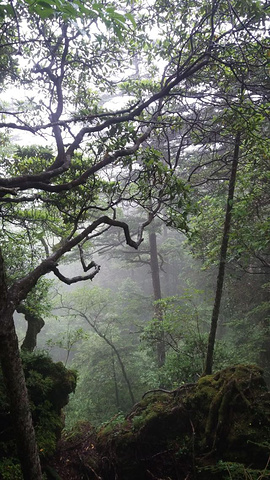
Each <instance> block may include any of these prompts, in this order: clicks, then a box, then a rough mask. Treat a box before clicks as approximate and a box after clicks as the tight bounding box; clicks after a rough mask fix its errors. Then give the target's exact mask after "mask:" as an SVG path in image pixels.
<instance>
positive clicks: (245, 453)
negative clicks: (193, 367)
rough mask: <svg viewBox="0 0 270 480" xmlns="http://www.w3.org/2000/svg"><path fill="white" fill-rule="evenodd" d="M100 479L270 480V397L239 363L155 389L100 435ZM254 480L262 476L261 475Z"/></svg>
mask: <svg viewBox="0 0 270 480" xmlns="http://www.w3.org/2000/svg"><path fill="white" fill-rule="evenodd" d="M97 450H98V451H100V453H101V457H102V458H103V459H104V458H106V462H104V461H102V462H101V463H100V466H99V469H100V474H101V477H102V478H103V480H111V479H114V478H116V477H117V478H119V480H135V479H138V478H140V480H144V479H145V480H150V479H153V478H154V479H156V478H161V479H171V480H174V479H175V480H176V479H179V478H183V479H184V478H189V479H190V480H191V479H195V478H196V479H201V480H204V479H207V480H208V479H209V480H210V479H223V478H224V479H237V480H238V479H246V478H248V479H253V478H254V479H255V478H256V479H257V478H260V479H261V480H262V479H263V478H269V476H270V471H268V470H267V469H265V466H266V465H267V461H268V458H269V454H270V393H269V392H268V390H267V387H266V384H265V381H264V379H263V375H262V371H261V369H259V368H258V367H256V366H253V365H251V366H250V365H249V366H246V365H237V366H234V367H230V368H226V369H224V370H222V371H220V372H217V373H216V374H214V375H210V376H205V377H202V378H201V379H200V380H199V381H198V382H197V383H196V384H194V385H186V386H185V385H184V386H182V387H180V388H178V389H176V390H174V391H172V392H167V393H166V392H162V391H158V390H157V391H154V392H152V393H149V394H148V395H146V396H145V398H144V399H143V400H142V401H141V402H139V403H138V404H137V405H135V407H134V409H133V411H132V412H131V413H130V415H128V416H127V417H126V419H124V420H123V419H121V421H119V422H118V423H117V419H114V421H113V422H112V423H111V424H110V423H108V424H107V425H106V426H104V427H103V428H101V429H100V431H99V432H98V435H97ZM256 475H257V476H256Z"/></svg>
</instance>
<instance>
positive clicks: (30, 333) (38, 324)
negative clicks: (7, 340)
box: [16, 305, 45, 352]
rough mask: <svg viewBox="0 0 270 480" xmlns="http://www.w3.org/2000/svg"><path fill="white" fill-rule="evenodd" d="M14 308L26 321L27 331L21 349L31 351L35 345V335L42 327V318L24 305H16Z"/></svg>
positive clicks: (43, 323)
mask: <svg viewBox="0 0 270 480" xmlns="http://www.w3.org/2000/svg"><path fill="white" fill-rule="evenodd" d="M16 310H17V312H18V313H22V314H23V315H24V317H25V320H26V321H27V331H26V335H25V339H24V341H23V343H22V346H21V349H22V350H26V351H28V352H33V351H34V349H35V348H36V345H37V335H38V334H39V332H40V330H41V329H42V328H43V327H44V325H45V322H44V320H43V318H41V317H40V316H39V315H37V314H36V313H35V312H32V311H31V310H30V309H29V308H27V307H26V306H25V305H18V307H17V308H16Z"/></svg>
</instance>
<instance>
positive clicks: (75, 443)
mask: <svg viewBox="0 0 270 480" xmlns="http://www.w3.org/2000/svg"><path fill="white" fill-rule="evenodd" d="M89 456H91V458H92V459H94V458H95V457H97V454H96V451H95V433H94V431H93V429H91V427H90V425H89V424H81V425H80V428H79V431H78V432H77V434H76V433H74V432H73V433H72V434H70V433H64V434H63V435H62V439H61V440H60V441H59V443H58V448H57V452H56V454H55V455H54V456H53V457H52V459H50V462H49V465H50V467H48V470H47V471H46V473H47V475H48V474H49V477H50V478H52V479H56V480H58V477H57V475H56V472H57V474H58V475H59V477H60V479H61V480H85V479H88V478H96V479H99V478H100V477H99V476H98V475H97V474H96V472H95V471H94V470H93V469H92V468H91V467H90V466H89V465H88V464H87V463H88V462H87V459H88V458H89ZM60 479H59V480H60Z"/></svg>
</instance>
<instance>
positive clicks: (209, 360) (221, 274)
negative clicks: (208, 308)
mask: <svg viewBox="0 0 270 480" xmlns="http://www.w3.org/2000/svg"><path fill="white" fill-rule="evenodd" d="M239 148H240V132H238V133H237V134H236V137H235V143H234V154H233V161H232V169H231V175H230V181H229V189H228V197H227V207H226V214H225V220H224V227H223V236H222V242H221V247H220V260H219V268H218V275H217V286H216V294H215V302H214V307H213V312H212V318H211V327H210V333H209V338H208V347H207V355H206V362H205V371H204V375H211V373H212V369H213V356H214V348H215V340H216V331H217V324H218V319H219V312H220V304H221V298H222V292H223V284H224V278H225V267H226V260H227V251H228V243H229V235H230V228H231V218H232V208H233V198H234V190H235V183H236V173H237V167H238V160H239Z"/></svg>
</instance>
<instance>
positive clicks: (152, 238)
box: [149, 231, 165, 367]
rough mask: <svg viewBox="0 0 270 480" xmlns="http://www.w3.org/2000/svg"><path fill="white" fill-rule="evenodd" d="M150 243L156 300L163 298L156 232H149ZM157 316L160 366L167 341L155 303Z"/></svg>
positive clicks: (157, 306)
mask: <svg viewBox="0 0 270 480" xmlns="http://www.w3.org/2000/svg"><path fill="white" fill-rule="evenodd" d="M149 245H150V266H151V276H152V284H153V291H154V299H155V301H157V300H161V298H162V297H161V286H160V276H159V263H158V253H157V236H156V233H155V232H153V231H152V232H150V234H149ZM155 316H156V318H157V319H158V320H159V322H160V331H161V333H160V338H159V340H158V343H157V361H158V366H159V367H162V366H163V365H164V363H165V341H164V331H163V325H162V323H163V316H162V312H161V309H160V307H159V305H155Z"/></svg>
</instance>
